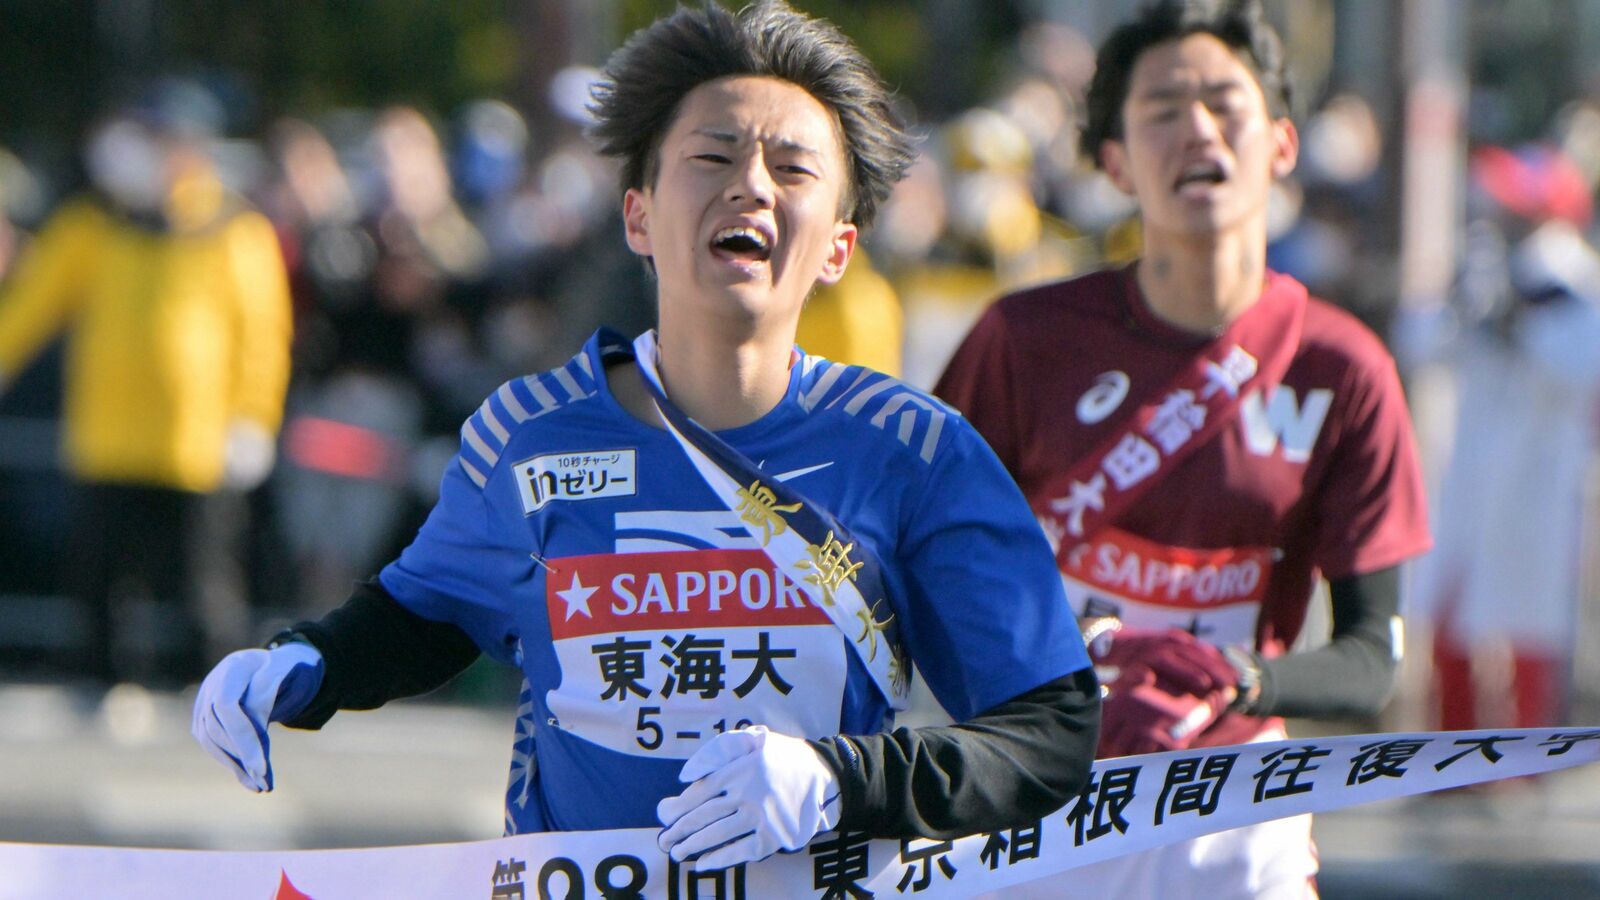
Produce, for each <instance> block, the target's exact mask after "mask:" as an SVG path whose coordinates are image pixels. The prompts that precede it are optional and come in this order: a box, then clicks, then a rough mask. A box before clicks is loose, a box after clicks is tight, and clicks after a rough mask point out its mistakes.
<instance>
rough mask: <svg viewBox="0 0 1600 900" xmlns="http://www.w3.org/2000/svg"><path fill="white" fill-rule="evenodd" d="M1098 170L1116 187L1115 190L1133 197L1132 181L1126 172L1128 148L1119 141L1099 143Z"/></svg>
mask: <svg viewBox="0 0 1600 900" xmlns="http://www.w3.org/2000/svg"><path fill="white" fill-rule="evenodd" d="M1100 168H1102V169H1104V170H1105V173H1106V177H1107V178H1109V179H1111V183H1112V184H1114V185H1116V186H1117V190H1119V191H1121V192H1123V193H1124V194H1127V195H1128V196H1130V197H1132V196H1133V179H1132V178H1131V177H1129V172H1128V148H1127V147H1125V146H1123V144H1122V142H1121V141H1112V140H1105V141H1101V142H1100Z"/></svg>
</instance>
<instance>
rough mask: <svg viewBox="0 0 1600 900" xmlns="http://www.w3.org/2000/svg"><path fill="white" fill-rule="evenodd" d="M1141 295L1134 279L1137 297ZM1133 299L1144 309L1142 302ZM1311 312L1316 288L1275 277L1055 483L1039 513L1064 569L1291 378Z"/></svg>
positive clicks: (1131, 284)
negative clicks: (1246, 403)
mask: <svg viewBox="0 0 1600 900" xmlns="http://www.w3.org/2000/svg"><path fill="white" fill-rule="evenodd" d="M1138 289H1139V288H1138V284H1137V282H1135V281H1134V279H1133V278H1131V277H1130V278H1129V279H1128V290H1129V291H1130V292H1134V291H1137V290H1138ZM1129 300H1130V302H1134V303H1137V302H1140V301H1139V299H1138V298H1137V297H1136V296H1135V297H1130V298H1129ZM1305 309H1306V289H1305V288H1304V287H1303V286H1302V285H1300V283H1299V282H1297V281H1295V280H1294V279H1292V278H1289V277H1286V276H1283V275H1279V274H1277V273H1276V272H1268V273H1267V277H1266V284H1265V286H1264V287H1263V289H1262V291H1261V299H1260V300H1258V301H1256V304H1255V305H1254V306H1252V307H1251V308H1250V309H1249V310H1247V311H1246V312H1245V314H1244V315H1242V316H1240V317H1239V318H1238V319H1235V320H1234V321H1233V323H1232V324H1231V325H1229V326H1228V327H1227V329H1226V330H1225V331H1223V332H1222V334H1220V335H1218V336H1217V337H1216V338H1215V339H1213V340H1212V341H1211V342H1210V343H1209V344H1207V345H1205V346H1204V347H1202V348H1201V349H1200V350H1199V351H1198V352H1197V353H1196V354H1195V358H1194V360H1193V362H1191V363H1190V364H1189V366H1188V367H1186V368H1185V369H1184V370H1183V371H1182V372H1180V373H1179V374H1178V376H1177V377H1176V378H1174V379H1173V380H1172V381H1171V382H1170V383H1169V384H1167V385H1166V386H1165V387H1164V388H1162V389H1161V390H1160V391H1158V392H1156V393H1155V394H1154V395H1152V399H1150V400H1149V401H1147V402H1145V403H1143V404H1141V405H1140V406H1139V407H1137V408H1136V409H1134V410H1133V411H1132V412H1131V413H1129V414H1127V415H1125V416H1124V417H1123V418H1122V420H1121V421H1120V422H1118V423H1117V426H1116V428H1115V429H1114V430H1113V431H1112V432H1111V435H1110V437H1108V438H1107V439H1106V440H1105V441H1104V442H1103V443H1101V444H1100V445H1099V446H1098V447H1096V448H1095V449H1094V452H1092V453H1089V454H1088V455H1087V456H1084V457H1083V458H1082V459H1079V460H1078V461H1077V462H1076V463H1074V464H1073V465H1072V467H1071V468H1070V469H1068V470H1067V472H1066V473H1065V474H1064V475H1063V476H1061V478H1060V479H1058V480H1057V481H1056V483H1055V484H1053V485H1052V486H1051V489H1050V490H1049V491H1047V492H1046V494H1045V496H1047V497H1050V498H1052V499H1049V500H1047V501H1046V502H1045V503H1044V504H1042V506H1041V507H1039V508H1037V509H1036V510H1035V512H1037V513H1038V514H1039V515H1040V516H1041V517H1044V518H1046V519H1047V520H1048V521H1050V522H1052V523H1054V526H1055V530H1056V532H1057V534H1058V535H1059V537H1060V543H1059V545H1058V547H1057V550H1056V562H1057V564H1058V565H1060V566H1062V568H1063V571H1065V569H1066V566H1067V563H1068V556H1069V554H1071V552H1072V549H1073V548H1074V547H1075V546H1077V545H1078V544H1079V543H1081V542H1083V541H1085V540H1087V539H1088V538H1090V537H1093V536H1094V534H1095V533H1096V532H1098V531H1099V530H1100V529H1101V528H1103V527H1105V526H1106V525H1107V524H1109V523H1111V522H1113V521H1115V520H1116V518H1117V516H1119V515H1120V514H1121V513H1122V512H1123V511H1124V510H1126V509H1127V508H1128V507H1129V506H1131V505H1133V503H1134V502H1135V501H1137V500H1138V499H1139V498H1140V497H1142V496H1144V493H1145V492H1146V491H1148V490H1149V489H1150V488H1151V487H1154V486H1155V484H1156V483H1157V482H1159V481H1160V480H1161V479H1162V478H1164V477H1166V476H1167V475H1168V474H1171V472H1172V470H1174V469H1176V468H1177V467H1178V464H1179V463H1181V462H1182V461H1183V460H1184V459H1186V458H1188V456H1189V454H1190V453H1193V452H1194V451H1195V450H1197V449H1199V448H1200V447H1202V446H1204V445H1205V444H1206V442H1207V441H1210V440H1211V439H1212V438H1213V437H1216V435H1217V434H1218V433H1220V432H1221V431H1222V429H1223V428H1225V427H1227V425H1228V424H1229V423H1230V422H1232V421H1233V420H1234V417H1235V416H1236V415H1237V414H1238V411H1239V404H1240V402H1241V401H1242V400H1243V398H1244V396H1245V394H1246V393H1247V392H1248V391H1251V390H1254V389H1256V388H1259V387H1262V386H1270V385H1276V384H1278V383H1280V382H1281V381H1282V380H1283V376H1284V373H1285V372H1287V371H1288V370H1289V363H1290V361H1291V360H1293V359H1294V355H1295V351H1296V350H1298V349H1299V347H1300V329H1301V325H1302V324H1303V321H1304V318H1305Z"/></svg>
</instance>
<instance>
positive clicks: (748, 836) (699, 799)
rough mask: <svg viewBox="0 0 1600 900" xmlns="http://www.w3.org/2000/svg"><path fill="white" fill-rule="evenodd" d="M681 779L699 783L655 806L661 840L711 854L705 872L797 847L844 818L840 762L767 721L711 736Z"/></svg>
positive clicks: (681, 854) (674, 850)
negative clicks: (833, 765) (837, 766)
mask: <svg viewBox="0 0 1600 900" xmlns="http://www.w3.org/2000/svg"><path fill="white" fill-rule="evenodd" d="M678 778H679V780H681V781H684V782H693V784H690V785H689V787H688V788H686V789H685V790H684V792H683V793H681V794H679V795H678V796H676V797H668V798H667V799H665V800H662V801H661V802H660V803H659V804H657V805H656V817H657V818H658V819H660V820H661V824H662V825H664V826H666V827H665V828H664V829H663V830H662V832H661V834H660V835H659V836H658V837H657V838H656V844H657V845H658V846H660V847H661V849H662V851H663V852H666V853H669V854H671V855H672V858H673V859H675V860H677V861H678V862H683V861H684V860H686V859H689V858H690V857H693V856H695V855H696V854H701V853H704V854H705V855H704V856H701V857H700V858H699V859H698V860H697V861H696V863H695V868H696V869H699V870H702V871H704V870H710V869H722V868H726V867H728V866H732V865H737V864H739V863H745V862H755V861H756V860H761V859H766V858H767V857H769V856H771V855H772V854H774V853H776V852H778V851H779V850H798V849H800V848H801V847H804V846H805V845H806V844H807V843H809V842H810V840H811V839H812V838H813V837H815V836H816V835H817V834H819V833H821V832H823V831H827V830H828V829H830V828H832V827H833V826H834V825H835V824H837V823H838V821H839V807H840V802H839V779H838V778H837V776H835V775H834V773H833V769H831V768H829V766H828V764H827V763H825V762H823V761H822V757H820V756H818V755H817V751H816V750H814V749H812V747H811V745H810V744H807V743H806V742H805V741H803V740H801V739H800V738H793V737H789V736H788V735H783V734H778V733H777V732H775V731H768V730H767V729H766V727H765V726H762V725H756V726H753V727H750V728H739V729H736V730H734V731H730V732H727V733H726V734H719V735H717V736H716V737H714V738H712V739H711V740H709V741H707V742H706V743H705V745H704V746H702V747H701V748H700V749H699V750H697V751H695V754H694V755H693V756H691V757H689V759H688V761H686V762H685V763H684V764H683V771H682V772H680V773H678ZM707 851H710V852H707Z"/></svg>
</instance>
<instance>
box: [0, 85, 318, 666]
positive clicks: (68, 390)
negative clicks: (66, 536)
mask: <svg viewBox="0 0 1600 900" xmlns="http://www.w3.org/2000/svg"><path fill="white" fill-rule="evenodd" d="M185 124H187V123H185V122H183V121H181V120H175V119H172V118H171V117H166V116H163V115H161V114H160V111H159V110H157V111H155V112H151V111H150V110H144V109H141V110H140V113H139V114H137V115H134V114H122V115H119V116H117V117H114V118H112V119H109V120H107V121H106V122H105V123H103V124H102V125H101V126H100V127H99V128H98V129H96V131H95V133H94V135H93V136H92V139H91V142H90V144H89V147H88V159H87V162H88V167H89V170H90V174H91V177H92V178H93V180H94V182H95V185H96V187H97V189H98V190H96V191H94V192H92V194H90V195H88V196H85V197H82V198H77V199H73V200H69V201H68V202H67V203H66V204H64V205H63V206H62V207H61V208H60V209H59V210H58V211H57V212H56V213H55V215H54V216H53V217H52V218H51V219H50V220H49V221H47V222H46V224H45V226H44V227H43V229H41V231H40V233H39V235H38V237H37V238H36V239H35V240H34V241H33V242H32V243H31V244H30V245H29V247H28V249H27V251H26V252H25V253H24V254H23V255H22V257H21V258H20V259H18V260H17V264H16V266H15V268H14V269H13V271H11V272H10V273H9V275H8V277H7V279H6V281H4V282H3V283H0V391H3V390H4V389H5V385H6V384H7V383H9V382H10V381H11V380H13V379H14V378H15V377H16V376H17V375H18V374H19V373H20V372H21V370H22V369H23V367H24V366H26V365H27V364H28V363H29V362H30V361H31V359H32V358H33V357H34V356H35V355H36V354H37V353H38V352H39V351H40V350H41V349H43V348H44V347H45V346H46V345H47V344H48V343H49V342H50V341H51V340H52V339H53V338H54V337H55V336H56V335H58V334H60V333H63V332H64V333H65V334H66V336H67V345H66V357H65V359H66V362H65V373H64V381H65V395H66V396H65V404H64V405H65V415H64V418H65V421H64V435H63V453H64V465H65V468H66V470H67V472H68V473H69V475H70V476H71V477H72V478H73V479H74V480H75V481H76V482H78V484H79V485H80V487H81V488H82V489H81V490H80V491H79V492H78V493H79V494H80V496H81V500H82V502H81V503H80V504H78V508H77V509H76V510H75V526H74V541H75V543H74V546H73V547H72V548H71V552H70V553H69V554H68V557H69V559H70V571H69V572H68V584H69V586H70V588H71V589H72V592H73V593H74V594H75V595H77V598H78V599H79V601H80V602H81V603H83V604H84V605H85V606H86V607H87V611H88V612H89V614H90V619H91V622H92V625H91V629H90V631H91V633H90V641H89V648H88V652H87V654H86V656H85V658H84V669H85V670H86V673H87V674H89V675H91V676H92V677H95V678H97V679H101V680H106V681H113V680H125V679H127V678H128V677H129V676H137V677H147V676H149V675H151V674H154V673H157V672H159V673H161V674H163V675H172V676H176V677H177V678H178V679H180V680H181V679H184V678H187V677H189V676H190V675H194V674H203V672H204V668H203V666H204V663H205V659H204V640H203V639H202V635H203V632H202V631H201V629H200V628H199V626H198V625H197V624H196V612H197V606H198V599H199V598H198V597H197V571H196V564H197V560H198V557H199V555H200V554H199V553H197V550H196V543H197V542H198V541H203V540H210V539H214V537H220V536H212V535H209V534H207V532H209V531H211V529H203V528H200V527H199V524H200V519H201V514H202V509H203V503H202V501H203V499H204V498H205V496H206V495H207V494H209V493H211V492H214V491H217V490H218V489H219V488H222V487H230V488H235V489H240V490H247V489H249V488H251V487H254V486H255V485H256V484H258V483H259V482H260V481H261V480H262V479H263V478H265V477H266V475H267V473H268V471H269V470H270V469H271V467H272V463H273V458H274V455H275V453H274V448H275V435H276V432H277V429H278V426H279V422H280V419H281V416H282V412H283V400H284V393H285V389H286V385H287V381H288V375H289V340H290V327H291V326H290V305H289V293H288V284H287V277H286V275H285V270H284V263H283V258H282V256H281V254H280V251H279V247H278V243H277V238H276V236H275V235H274V232H273V229H272V226H271V225H270V224H269V223H268V221H267V220H266V219H265V218H264V217H263V216H261V215H260V214H258V213H256V212H254V211H252V210H250V209H249V208H248V207H247V206H246V205H245V204H244V203H243V201H241V200H239V199H238V198H236V197H235V196H233V195H232V194H230V193H229V192H227V191H226V190H225V189H224V187H223V185H222V183H221V182H220V180H219V179H218V177H217V174H216V171H215V168H214V166H213V165H212V163H211V161H210V158H209V157H208V156H207V154H206V153H205V149H204V146H203V144H202V143H201V142H200V140H199V139H198V135H196V134H194V133H192V132H191V131H190V130H188V129H187V128H185V127H180V126H182V125H185ZM130 586H132V587H135V588H136V589H137V590H142V591H143V592H144V593H145V595H146V596H148V597H149V598H150V599H152V600H154V601H156V602H157V603H162V604H168V605H169V606H171V607H172V608H173V609H174V610H176V612H177V613H178V618H179V620H180V621H181V622H182V623H183V624H181V625H179V626H178V627H177V628H175V629H169V630H168V631H167V634H166V635H165V640H162V641H159V642H158V643H164V644H166V645H168V646H169V647H172V648H174V649H175V650H176V651H177V653H176V656H177V658H175V659H169V660H166V661H164V662H163V661H158V660H156V659H153V658H151V657H150V654H149V652H148V651H149V648H148V647H146V648H144V650H145V652H144V653H137V652H129V649H128V648H126V647H124V646H122V645H123V644H124V643H126V641H119V640H117V635H116V631H117V629H116V628H115V623H116V622H117V621H118V619H119V612H120V609H119V607H120V605H121V604H120V600H121V599H122V597H123V596H124V595H125V594H126V592H127V590H128V588H129V587H130ZM130 656H142V657H144V658H142V659H137V660H134V659H129V658H128V657H130ZM153 666H159V668H154V667H153Z"/></svg>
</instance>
